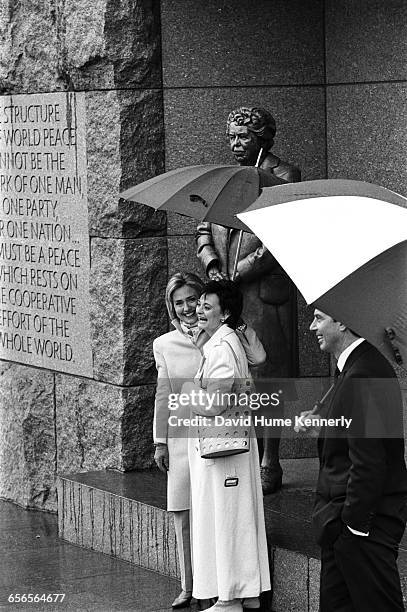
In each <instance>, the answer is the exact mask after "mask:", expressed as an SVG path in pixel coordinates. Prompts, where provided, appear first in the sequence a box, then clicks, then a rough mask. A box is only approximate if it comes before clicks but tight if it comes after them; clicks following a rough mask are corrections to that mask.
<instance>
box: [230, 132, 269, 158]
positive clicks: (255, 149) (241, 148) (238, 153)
mask: <svg viewBox="0 0 407 612" xmlns="http://www.w3.org/2000/svg"><path fill="white" fill-rule="evenodd" d="M229 143H230V148H231V151H232V153H233V156H234V158H235V160H236V161H237V163H238V164H240V165H241V166H254V165H255V163H256V161H257V156H258V154H259V151H260V148H261V147H260V144H259V141H258V138H257V136H256V134H254V133H253V132H251V131H250V130H249V129H248V128H247V127H246V126H245V125H236V123H231V124H230V126H229Z"/></svg>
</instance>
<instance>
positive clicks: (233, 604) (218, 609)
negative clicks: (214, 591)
mask: <svg viewBox="0 0 407 612" xmlns="http://www.w3.org/2000/svg"><path fill="white" fill-rule="evenodd" d="M203 612H243V606H242V604H241V601H240V599H232V600H231V601H219V599H218V601H217V602H216V604H215V605H214V606H211V607H210V608H206V610H203Z"/></svg>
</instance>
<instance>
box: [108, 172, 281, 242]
mask: <svg viewBox="0 0 407 612" xmlns="http://www.w3.org/2000/svg"><path fill="white" fill-rule="evenodd" d="M283 182H284V181H282V180H281V179H279V178H277V177H275V176H274V175H272V174H271V173H270V172H265V171H264V170H261V169H260V168H255V167H254V166H222V165H215V164H208V165H200V166H187V167H185V168H177V169H176V170H171V171H169V172H165V173H164V174H160V175H159V176H155V177H154V178H152V179H149V180H148V181H144V183H140V185H136V186H135V187H131V188H130V189H127V190H126V191H123V193H121V194H120V197H122V198H124V199H125V200H131V201H132V202H138V203H140V204H146V205H147V206H151V207H152V208H155V209H156V210H166V211H173V212H176V213H178V214H181V215H186V216H187V217H192V218H193V219H197V220H198V221H210V222H212V223H217V224H219V225H224V226H225V227H231V228H234V229H239V230H240V229H244V230H246V231H247V227H246V226H245V225H244V224H243V223H242V222H241V221H239V219H238V218H237V217H235V214H236V213H237V212H240V211H242V210H244V209H245V208H247V206H249V204H251V203H252V202H254V201H255V199H256V198H257V197H258V195H259V193H260V188H261V187H263V186H271V185H280V184H282V183H283Z"/></svg>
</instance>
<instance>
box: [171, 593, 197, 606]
mask: <svg viewBox="0 0 407 612" xmlns="http://www.w3.org/2000/svg"><path fill="white" fill-rule="evenodd" d="M191 600H192V592H191V591H181V593H180V594H179V595H178V597H176V598H175V599H174V601H173V602H172V604H171V607H172V608H173V609H174V610H179V609H180V608H186V607H187V606H189V604H190V603H191Z"/></svg>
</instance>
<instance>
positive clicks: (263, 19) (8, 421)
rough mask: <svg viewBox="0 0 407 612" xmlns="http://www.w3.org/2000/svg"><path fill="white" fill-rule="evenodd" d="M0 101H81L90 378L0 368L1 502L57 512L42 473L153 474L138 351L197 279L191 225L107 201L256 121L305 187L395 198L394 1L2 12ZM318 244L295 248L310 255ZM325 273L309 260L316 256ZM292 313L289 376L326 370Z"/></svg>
mask: <svg viewBox="0 0 407 612" xmlns="http://www.w3.org/2000/svg"><path fill="white" fill-rule="evenodd" d="M0 13H1V16H2V19H1V20H0V93H1V94H9V93H15V94H17V93H19V94H31V93H37V92H51V91H66V90H76V91H84V92H85V95H86V111H87V123H86V129H87V154H88V200H89V228H90V231H89V234H90V250H91V277H90V291H91V324H92V351H93V357H94V368H93V377H92V378H85V377H81V376H69V375H66V374H64V373H61V372H59V373H57V372H53V371H48V370H41V369H37V368H32V367H26V366H21V365H19V364H17V363H10V362H3V363H2V369H1V370H0V393H1V405H0V412H1V414H0V423H1V425H0V459H1V461H0V466H1V467H0V497H3V498H7V499H12V500H14V501H16V502H17V503H20V504H22V505H24V506H28V507H30V506H31V507H34V506H35V507H40V508H44V509H48V510H55V508H56V503H55V489H54V480H55V475H56V473H69V472H75V471H84V470H94V469H102V468H105V467H111V468H115V469H120V470H125V469H131V468H134V467H147V466H149V465H151V447H150V423H151V414H152V399H153V393H154V378H155V372H154V364H153V360H152V354H151V343H152V339H153V338H154V337H155V336H157V335H159V334H160V333H163V332H165V331H166V330H167V329H168V322H167V318H166V313H165V310H164V307H163V299H162V296H163V290H164V286H165V283H166V279H167V277H168V274H172V273H173V272H174V271H177V270H179V269H193V270H195V271H197V272H198V271H199V272H200V270H199V266H198V262H197V260H196V257H195V246H194V240H193V233H194V229H195V223H194V222H191V221H188V220H185V219H184V218H181V217H179V216H178V215H169V216H168V220H167V219H166V217H165V215H163V214H153V213H152V212H151V211H150V210H149V209H147V208H144V207H136V206H134V205H131V204H128V203H126V202H124V201H123V200H120V199H119V197H118V194H119V193H120V191H121V190H123V189H125V188H127V187H129V186H130V185H133V184H136V183H138V182H141V181H142V180H145V179H147V178H149V177H151V176H153V175H155V174H158V173H161V172H163V171H164V169H166V170H170V169H172V168H175V167H177V166H182V165H189V164H195V163H204V162H209V163H216V162H220V163H229V161H231V158H230V155H229V151H228V146H227V143H226V139H225V136H224V130H225V118H226V115H227V113H228V111H229V110H230V109H231V108H233V107H235V106H237V105H240V104H259V105H264V106H266V107H267V108H269V109H270V110H271V111H272V113H273V115H274V116H275V118H276V121H277V128H278V129H277V136H276V140H275V146H274V151H275V152H276V154H277V155H279V156H281V157H282V158H283V159H285V160H288V161H290V162H292V163H294V164H296V165H298V166H299V167H300V168H301V169H302V174H303V179H314V178H315V179H316V178H324V177H338V176H341V177H348V178H358V179H364V180H369V181H372V182H376V183H380V184H383V185H385V186H388V187H390V188H392V189H394V190H396V191H400V192H401V193H404V194H405V192H406V188H407V185H406V175H405V171H404V165H405V163H404V162H405V158H406V141H407V139H406V138H405V132H406V121H405V117H406V110H407V109H406V104H407V103H406V96H405V89H406V66H407V63H406V55H407V43H406V41H407V35H406V34H407V9H406V6H405V4H404V3H403V2H402V0H386V1H384V0H382V1H380V2H379V0H370V1H369V2H362V3H361V2H360V1H359V0H343V2H340V3H338V2H334V0H326V1H325V2H324V1H323V0H291V1H290V2H286V0H273V1H270V0H258V1H257V2H252V1H251V0H238V1H237V2H233V3H231V2H227V1H226V0H207V1H206V2H201V1H200V0H190V1H189V2H185V1H184V0H165V1H162V2H161V3H160V2H159V1H158V0H114V1H113V0H72V1H71V2H69V3H65V2H63V1H62V0H56V2H55V1H52V0H36V1H35V2H31V3H27V2H20V3H15V2H12V1H11V0H1V2H0ZM315 239H317V238H316V236H310V240H315ZM321 256H323V254H321ZM309 318H310V313H309V312H307V309H306V307H305V305H304V303H303V302H302V301H301V300H299V303H298V341H299V357H300V359H299V362H300V372H299V373H300V374H301V375H302V376H315V375H324V374H327V373H328V371H329V363H328V361H327V359H326V358H325V357H323V356H322V355H320V353H319V351H318V349H317V347H316V346H315V342H314V340H313V339H312V338H311V337H310V335H309V334H308V333H307V328H308V324H309Z"/></svg>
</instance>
